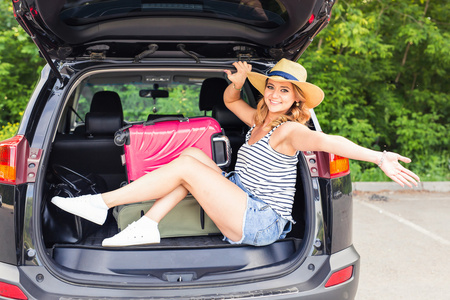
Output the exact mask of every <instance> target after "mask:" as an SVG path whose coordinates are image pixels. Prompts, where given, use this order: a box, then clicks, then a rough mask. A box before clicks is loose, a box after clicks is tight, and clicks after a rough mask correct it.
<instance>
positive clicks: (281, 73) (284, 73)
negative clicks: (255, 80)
mask: <svg viewBox="0 0 450 300" xmlns="http://www.w3.org/2000/svg"><path fill="white" fill-rule="evenodd" d="M267 76H280V77H283V78H284V79H287V80H295V81H298V79H297V78H295V77H294V76H292V75H291V74H289V73H286V72H283V71H272V72H270V73H269V74H267Z"/></svg>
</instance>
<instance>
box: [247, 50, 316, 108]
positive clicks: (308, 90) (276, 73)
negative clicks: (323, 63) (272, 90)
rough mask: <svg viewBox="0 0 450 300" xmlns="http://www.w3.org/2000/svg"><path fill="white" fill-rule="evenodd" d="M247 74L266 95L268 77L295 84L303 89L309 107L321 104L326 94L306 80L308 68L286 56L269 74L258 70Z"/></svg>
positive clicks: (254, 84) (251, 81)
mask: <svg viewBox="0 0 450 300" xmlns="http://www.w3.org/2000/svg"><path fill="white" fill-rule="evenodd" d="M247 75H248V80H250V83H251V84H252V85H253V86H254V87H255V88H256V89H257V90H258V91H259V92H260V93H261V94H262V95H264V90H265V89H266V81H267V79H268V78H270V79H272V80H275V81H281V82H283V81H286V82H290V83H292V84H295V85H296V86H298V87H299V88H300V89H301V90H302V92H303V95H304V97H305V105H306V106H307V107H309V108H314V107H316V106H317V105H319V104H320V102H322V100H323V98H324V96H325V95H324V93H323V91H322V89H321V88H319V87H318V86H316V85H314V84H311V83H309V82H306V76H307V74H306V69H305V68H304V67H303V66H302V65H300V64H299V63H296V62H293V61H290V60H287V59H285V58H283V59H281V60H280V61H279V62H278V63H277V64H276V65H275V66H274V67H273V68H272V69H271V70H270V71H269V73H268V74H267V75H264V74H260V73H256V72H249V73H248V74H247Z"/></svg>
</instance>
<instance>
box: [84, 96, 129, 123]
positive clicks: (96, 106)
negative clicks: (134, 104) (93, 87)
mask: <svg viewBox="0 0 450 300" xmlns="http://www.w3.org/2000/svg"><path fill="white" fill-rule="evenodd" d="M90 112H108V113H119V114H120V115H121V116H122V118H123V108H122V102H121V101H120V97H119V94H117V93H116V92H112V91H100V92H97V93H95V94H94V96H93V97H92V102H91V109H90Z"/></svg>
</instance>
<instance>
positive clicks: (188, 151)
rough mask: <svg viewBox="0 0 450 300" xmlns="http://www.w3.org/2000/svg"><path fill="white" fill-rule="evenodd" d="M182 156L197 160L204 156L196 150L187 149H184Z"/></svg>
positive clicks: (192, 148) (193, 148) (200, 151)
mask: <svg viewBox="0 0 450 300" xmlns="http://www.w3.org/2000/svg"><path fill="white" fill-rule="evenodd" d="M184 155H189V156H192V157H194V158H197V159H199V158H200V157H201V156H205V155H206V154H205V153H204V152H203V151H202V150H200V149H198V148H195V147H189V148H186V149H184V150H183V151H182V152H181V154H180V156H184Z"/></svg>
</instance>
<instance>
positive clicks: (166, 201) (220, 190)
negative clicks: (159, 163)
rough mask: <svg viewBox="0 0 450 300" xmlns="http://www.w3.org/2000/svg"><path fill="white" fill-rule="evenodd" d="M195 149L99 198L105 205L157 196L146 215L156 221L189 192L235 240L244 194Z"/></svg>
mask: <svg viewBox="0 0 450 300" xmlns="http://www.w3.org/2000/svg"><path fill="white" fill-rule="evenodd" d="M199 151H200V150H196V149H190V150H188V151H186V152H185V153H183V155H181V156H180V157H179V158H177V159H175V160H174V161H172V162H170V163H169V164H167V165H165V166H163V167H161V168H159V169H158V170H155V171H153V172H151V173H149V174H146V175H144V176H142V177H141V178H139V179H138V180H136V181H134V182H132V183H131V184H129V185H127V186H125V187H123V188H121V189H118V190H115V191H112V192H108V193H105V194H102V198H103V200H104V201H105V203H106V204H107V206H108V207H113V206H117V205H122V204H127V203H134V202H141V201H146V200H151V199H159V200H158V201H156V203H155V205H157V206H155V209H151V210H150V211H149V214H148V216H149V217H150V218H152V219H153V220H155V221H157V220H158V219H159V220H160V219H162V218H163V217H164V215H165V214H167V212H168V211H169V210H170V209H171V208H173V207H174V206H175V205H176V204H177V203H178V202H179V201H181V200H182V199H183V198H184V196H185V193H187V191H189V192H190V193H191V194H192V195H193V196H194V197H195V199H197V201H198V202H199V203H200V205H201V206H202V207H203V209H204V210H205V212H206V213H207V214H208V216H209V217H210V218H211V219H212V220H213V221H214V223H215V224H216V225H217V227H218V228H219V229H220V231H221V232H222V233H223V234H224V235H225V236H227V237H228V238H230V239H231V240H233V241H238V240H240V239H241V237H242V225H243V224H242V223H243V217H244V212H245V209H246V205H247V194H246V193H245V192H244V191H242V190H241V189H240V188H239V187H238V186H236V185H235V184H234V183H232V182H230V181H229V180H228V179H226V178H225V177H223V176H222V175H221V171H220V168H218V167H217V166H215V164H214V162H212V160H211V159H209V157H208V156H206V155H205V154H203V152H202V154H200V152H199ZM196 152H197V153H196ZM194 153H195V155H194ZM206 158H207V159H206ZM210 161H211V162H212V163H211V162H210ZM212 164H214V165H212ZM158 202H159V203H158Z"/></svg>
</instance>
